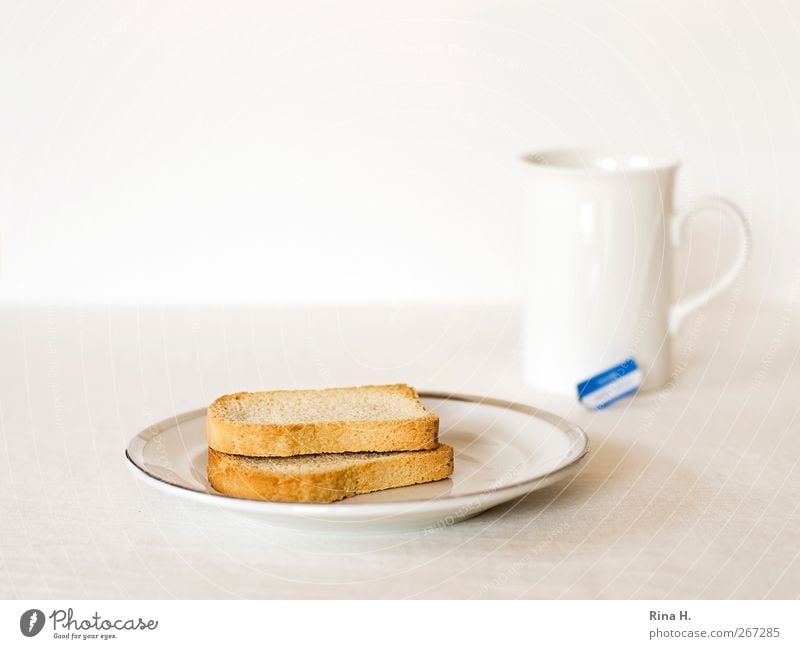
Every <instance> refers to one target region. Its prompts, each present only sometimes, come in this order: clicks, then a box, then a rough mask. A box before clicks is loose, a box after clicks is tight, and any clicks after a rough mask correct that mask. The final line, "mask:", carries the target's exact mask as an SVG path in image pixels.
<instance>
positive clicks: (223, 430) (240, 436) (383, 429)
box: [206, 385, 439, 457]
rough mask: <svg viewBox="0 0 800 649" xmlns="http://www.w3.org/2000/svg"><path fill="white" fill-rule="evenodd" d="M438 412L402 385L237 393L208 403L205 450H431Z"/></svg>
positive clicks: (268, 453)
mask: <svg viewBox="0 0 800 649" xmlns="http://www.w3.org/2000/svg"><path fill="white" fill-rule="evenodd" d="M438 434H439V417H438V416H437V415H435V414H434V413H432V412H430V411H429V410H427V409H426V408H425V406H424V405H423V404H422V402H420V400H419V397H418V395H417V392H416V390H414V389H413V388H411V387H409V386H407V385H368V386H362V387H356V388H330V389H326V390H276V391H273V392H239V393H237V394H229V395H225V396H223V397H220V398H219V399H217V400H216V401H214V403H212V404H211V406H209V408H208V413H207V416H206V438H207V441H208V445H209V447H210V448H212V449H214V450H216V451H220V452H222V453H229V454H234V455H245V456H258V457H264V456H271V457H287V456H294V455H310V454H317V453H357V452H364V451H377V452H387V451H413V450H423V449H432V448H436V446H437V443H438Z"/></svg>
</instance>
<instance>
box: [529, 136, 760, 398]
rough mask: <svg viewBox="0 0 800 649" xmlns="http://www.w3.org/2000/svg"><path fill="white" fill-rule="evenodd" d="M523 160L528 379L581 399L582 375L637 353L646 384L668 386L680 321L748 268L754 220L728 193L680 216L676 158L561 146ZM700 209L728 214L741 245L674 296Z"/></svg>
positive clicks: (593, 373)
mask: <svg viewBox="0 0 800 649" xmlns="http://www.w3.org/2000/svg"><path fill="white" fill-rule="evenodd" d="M523 164H524V174H525V194H526V203H527V217H528V218H527V226H528V231H527V234H526V236H527V240H526V258H527V259H528V264H529V266H528V270H527V273H528V274H527V278H528V281H529V285H528V288H527V295H526V298H525V318H524V334H523V337H524V340H523V342H524V350H525V351H524V354H525V373H526V378H527V380H528V382H529V383H530V384H532V385H535V386H538V387H541V388H544V389H547V390H551V391H557V392H570V393H572V394H575V392H576V387H577V386H578V384H580V383H581V382H582V381H585V380H587V379H589V378H591V377H594V376H596V375H598V374H599V373H602V372H603V371H604V370H607V369H609V368H612V367H615V366H617V365H619V364H620V363H622V362H623V361H625V360H627V359H629V358H633V359H634V360H635V362H636V364H637V365H638V367H639V369H640V370H641V373H642V386H641V389H643V390H653V389H658V388H660V387H663V386H664V385H665V384H666V383H667V382H668V380H669V377H670V375H671V367H670V341H671V338H672V336H674V335H675V333H676V332H677V331H678V329H679V327H680V326H681V322H683V320H684V319H685V318H686V316H687V315H688V314H689V313H691V312H692V311H694V310H695V309H697V308H699V307H701V306H702V305H704V304H705V303H706V302H707V301H708V300H710V299H712V298H713V297H715V296H717V295H719V294H720V293H721V292H722V291H723V290H725V288H726V287H727V286H728V285H730V284H731V282H733V281H734V279H735V277H736V275H737V273H739V272H740V271H741V270H742V268H743V267H744V265H745V263H746V261H747V257H748V254H749V251H750V229H749V225H748V222H747V219H746V218H745V217H744V215H743V214H742V212H741V210H739V208H737V207H736V206H735V205H734V204H733V203H731V202H730V201H727V200H724V199H722V198H709V199H706V200H704V201H702V202H700V203H699V204H698V205H697V206H696V207H694V208H693V209H692V210H688V211H677V212H676V211H675V210H674V209H673V202H672V199H673V188H674V185H675V175H676V172H677V169H678V166H679V163H678V162H673V161H666V160H658V159H653V158H650V157H647V156H619V155H612V154H608V153H603V152H602V151H589V150H564V151H549V152H544V153H537V154H531V155H528V156H525V157H524V158H523ZM700 212H712V213H717V214H724V215H726V216H727V217H729V218H730V219H731V220H732V221H733V223H734V224H735V226H736V229H737V232H738V235H739V238H740V244H739V247H738V252H737V254H736V256H735V258H734V259H733V260H732V261H731V263H730V265H729V266H728V268H727V270H726V272H725V273H724V274H723V275H722V277H721V278H720V279H719V281H718V282H717V283H716V284H715V285H714V286H712V287H710V288H709V289H708V290H705V291H702V292H700V293H699V294H697V295H691V296H685V297H682V298H681V299H679V300H678V301H676V302H673V301H672V290H671V285H670V283H671V277H672V251H673V249H674V248H675V247H676V246H678V245H679V244H680V242H681V233H682V230H683V227H684V225H685V223H686V220H687V219H688V218H689V217H690V216H692V215H694V214H697V213H700Z"/></svg>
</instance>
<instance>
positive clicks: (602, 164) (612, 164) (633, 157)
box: [520, 148, 681, 176]
mask: <svg viewBox="0 0 800 649" xmlns="http://www.w3.org/2000/svg"><path fill="white" fill-rule="evenodd" d="M520 160H521V162H522V163H523V164H524V165H525V166H526V167H527V168H529V169H539V170H543V171H551V172H559V173H579V174H581V175H586V174H592V175H599V176H627V175H630V174H638V173H653V172H661V171H674V170H675V169H677V168H678V167H679V166H680V164H681V161H680V160H678V159H677V158H668V157H666V156H653V155H647V154H641V153H629V152H623V153H617V152H612V151H610V150H608V149H601V148H573V149H545V150H542V151H534V152H532V153H526V154H525V155H523V156H522V157H521V159H520Z"/></svg>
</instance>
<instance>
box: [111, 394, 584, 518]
mask: <svg viewBox="0 0 800 649" xmlns="http://www.w3.org/2000/svg"><path fill="white" fill-rule="evenodd" d="M418 394H419V397H420V399H440V400H443V401H463V402H465V403H479V404H484V405H488V406H493V407H497V408H505V409H507V410H514V411H517V412H521V413H523V414H526V415H529V416H531V417H535V418H537V419H542V420H543V421H546V422H548V423H549V424H551V425H553V426H555V427H556V428H558V429H559V430H560V431H561V432H562V433H564V434H565V435H566V436H567V438H568V440H570V441H571V442H572V443H571V444H570V451H569V452H568V453H567V454H566V455H565V458H567V461H565V462H563V463H561V464H559V465H558V466H557V467H556V468H554V469H551V470H550V471H546V472H544V473H539V474H536V475H534V476H532V477H529V478H526V479H524V480H518V481H516V482H512V483H509V484H506V485H502V486H498V487H492V488H490V489H482V490H480V491H474V492H470V493H467V494H458V495H446V496H440V497H434V498H432V499H430V500H422V499H419V498H414V499H410V500H393V501H390V502H377V503H371V502H366V503H360V502H355V503H354V502H349V503H348V502H346V501H345V502H344V503H293V502H277V501H266V500H256V499H253V498H237V497H235V496H228V495H226V494H221V493H209V492H207V491H199V490H197V489H192V488H191V487H187V486H184V485H180V484H175V483H174V482H170V481H169V480H165V479H164V478H161V477H159V476H157V475H154V474H153V473H150V472H149V471H148V470H147V469H146V468H145V467H143V466H141V465H140V464H138V463H137V462H136V460H134V459H133V458H132V457H131V447H132V445H134V444H135V443H136V442H137V441H139V442H141V443H142V444H146V443H147V442H149V441H150V440H151V439H152V438H153V437H155V436H156V435H158V434H159V433H161V432H163V430H164V428H171V427H174V426H177V425H180V424H181V423H182V422H185V421H190V420H192V419H195V418H197V417H199V416H202V415H204V414H205V413H206V412H207V410H208V408H205V407H204V408H196V409H195V410H188V411H186V412H182V413H179V414H177V415H172V416H171V417H167V418H165V419H162V420H161V421H159V422H157V423H155V424H151V425H150V426H148V427H147V428H145V429H144V430H142V431H140V432H139V433H137V434H136V435H134V436H133V437H132V438H131V440H130V441H129V442H128V444H127V446H126V447H125V457H126V458H127V460H128V462H129V463H130V465H129V466H130V468H134V469H136V471H138V474H137V475H139V477H144V478H145V479H148V480H153V481H155V482H157V483H159V484H158V485H157V486H159V487H162V488H163V487H164V486H166V487H168V488H170V489H180V490H181V492H182V493H184V494H185V495H192V496H193V497H200V498H202V497H204V496H209V497H212V498H219V499H223V500H222V501H217V502H227V503H229V504H232V505H237V506H251V507H253V506H255V507H264V508H269V509H281V510H286V511H287V512H289V511H297V510H298V508H300V510H302V511H304V512H307V513H309V514H311V513H314V512H317V513H320V514H322V513H328V512H329V511H330V509H331V507H332V506H336V509H339V510H341V509H344V508H343V507H342V505H345V506H346V507H347V508H348V509H349V508H358V509H359V510H368V509H375V510H377V509H386V507H387V506H388V507H392V506H395V505H402V506H408V505H412V504H427V505H433V504H434V503H446V504H449V503H453V502H457V501H459V500H464V499H471V498H475V497H479V496H481V497H488V496H495V495H501V494H503V493H504V492H519V490H520V489H523V488H524V487H527V486H531V487H535V485H536V484H537V483H540V482H543V481H546V482H547V483H548V484H551V483H553V482H555V481H557V480H558V479H559V478H560V476H561V474H564V475H565V476H566V474H567V473H569V472H570V471H572V470H573V469H574V468H575V467H576V466H577V465H578V464H580V463H581V462H582V461H583V460H584V459H585V458H586V457H587V455H588V454H589V451H590V444H589V437H588V435H587V434H586V432H585V431H584V430H583V429H582V428H581V427H580V426H578V425H577V424H574V423H572V422H571V421H569V420H567V419H564V418H563V417H561V416H559V415H556V414H554V413H552V412H550V411H548V410H543V409H542V408H537V407H536V406H531V405H527V404H524V403H519V402H516V401H508V400H506V399H498V398H495V397H481V396H477V395H471V394H460V393H454V392H438V391H427V390H426V391H421V392H419V393H418ZM573 448H577V450H575V451H573V450H572V449H573ZM533 490H534V489H530V490H528V489H525V490H524V491H523V493H530V492H531V491H533ZM511 497H512V498H513V497H514V496H513V495H512V496H511ZM364 513H368V512H366V511H364Z"/></svg>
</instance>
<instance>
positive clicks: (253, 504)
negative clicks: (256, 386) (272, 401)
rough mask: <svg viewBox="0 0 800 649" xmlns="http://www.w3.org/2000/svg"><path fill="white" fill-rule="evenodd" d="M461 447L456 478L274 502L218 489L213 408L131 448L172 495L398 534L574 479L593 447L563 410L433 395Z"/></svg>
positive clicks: (443, 432) (138, 465) (445, 428)
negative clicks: (320, 500) (210, 447)
mask: <svg viewBox="0 0 800 649" xmlns="http://www.w3.org/2000/svg"><path fill="white" fill-rule="evenodd" d="M421 396H422V401H423V402H424V403H425V405H426V406H427V407H428V408H429V409H430V410H432V411H433V412H435V413H436V414H438V415H439V419H440V433H439V437H440V440H441V441H442V442H445V443H447V444H450V445H451V446H453V447H454V448H455V471H454V473H453V476H452V478H450V479H447V480H441V481H439V482H432V483H429V484H424V485H414V486H411V487H401V488H399V489H389V490H386V491H377V492H375V493H371V494H364V495H361V496H356V497H354V498H348V499H346V500H343V501H340V502H336V503H332V504H325V505H320V504H306V503H297V504H295V503H273V502H264V501H258V500H247V499H243V498H232V497H230V496H225V495H223V494H220V493H218V492H217V491H215V490H214V488H213V487H212V486H211V485H210V484H209V483H208V480H207V479H206V451H207V446H206V438H205V414H206V411H205V408H203V409H200V410H194V411H192V412H187V413H184V414H182V415H178V416H176V417H173V418H170V419H167V420H165V421H162V422H160V423H158V424H155V425H153V426H150V427H149V428H147V429H146V430H144V431H142V432H141V433H139V434H138V435H137V436H136V437H134V438H133V439H132V440H131V442H130V444H128V449H127V451H126V453H125V455H126V456H127V458H128V460H130V462H131V467H132V468H133V470H134V471H135V473H136V474H137V475H138V476H139V477H141V478H142V479H144V480H146V481H148V482H149V483H150V484H153V485H155V486H157V487H160V488H161V489H163V490H164V491H166V492H167V493H170V494H172V495H175V496H183V497H186V498H192V499H194V500H197V501H201V502H205V503H208V504H211V505H216V506H218V507H224V508H226V509H232V510H238V511H240V512H245V513H249V514H254V515H257V516H259V517H260V518H261V519H262V520H263V521H264V522H267V523H269V524H271V525H276V526H280V527H289V528H294V529H305V530H325V531H339V532H344V533H350V532H358V533H360V532H364V531H373V532H389V531H403V530H413V529H424V528H436V527H442V526H444V525H451V524H453V523H457V522H458V521H461V520H464V519H466V518H469V517H471V516H475V515H476V514H480V513H481V512H483V511H486V510H487V509H489V508H490V507H494V506H495V505H499V504H501V503H504V502H507V501H509V500H512V499H514V498H517V497H519V496H522V495H524V494H526V493H529V492H531V491H535V490H536V489H541V488H542V487H545V486H547V485H550V484H552V483H554V482H555V481H557V480H560V479H562V478H565V477H567V476H568V475H570V474H571V473H572V472H573V471H574V469H575V468H576V467H577V465H578V463H579V462H580V461H581V459H582V458H584V457H585V456H586V454H587V452H588V450H589V444H588V439H587V437H586V434H585V433H584V432H583V431H582V430H581V429H580V428H578V427H577V426H575V425H573V424H571V423H569V422H568V421H565V420H564V419H561V418H560V417H558V416H556V415H553V414H550V413H549V412H545V411H543V410H539V409H537V408H533V407H531V406H523V405H520V404H515V403H510V402H506V401H498V400H495V399H486V398H481V397H469V396H462V395H447V394H439V393H424V394H422V395H421Z"/></svg>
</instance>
